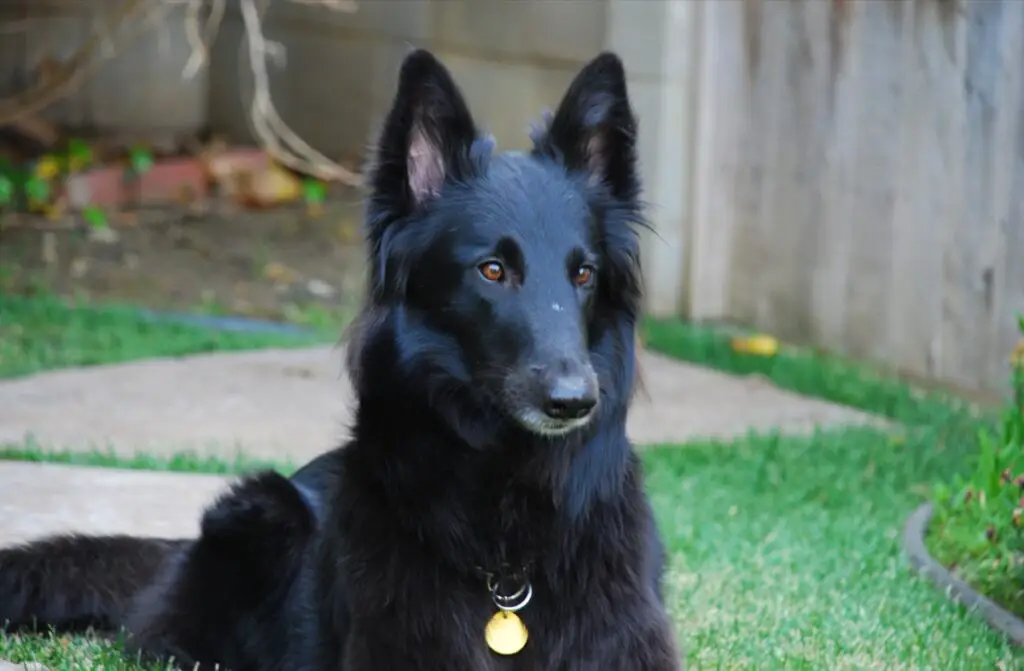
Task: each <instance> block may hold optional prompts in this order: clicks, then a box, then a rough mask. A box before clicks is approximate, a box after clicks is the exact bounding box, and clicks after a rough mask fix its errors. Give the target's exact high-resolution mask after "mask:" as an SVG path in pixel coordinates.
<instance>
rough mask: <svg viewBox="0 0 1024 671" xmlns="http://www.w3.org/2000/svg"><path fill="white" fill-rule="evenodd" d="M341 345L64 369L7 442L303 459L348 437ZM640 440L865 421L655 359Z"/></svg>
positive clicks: (5, 398)
mask: <svg viewBox="0 0 1024 671" xmlns="http://www.w3.org/2000/svg"><path fill="white" fill-rule="evenodd" d="M342 361H343V351H342V350H341V348H331V347H317V348H311V349H299V350H262V351H256V352H241V353H230V354H210V355H199V356H191V357H185V358H168V359H153V360H148V361H141V362H136V363H128V364H121V365H115V366H103V367H92V368H78V369H68V370H58V371H53V372H48V373H43V374H40V375H35V376H32V377H28V378H22V379H17V380H13V381H6V382H3V381H0V444H2V443H21V442H23V441H25V440H26V439H27V438H30V437H31V438H32V439H33V440H34V441H35V442H36V443H37V444H39V445H41V446H43V447H45V448H54V449H89V448H94V447H98V448H101V449H106V448H107V447H111V448H113V449H114V450H115V451H116V452H118V453H121V454H125V455H131V454H134V453H135V452H136V451H139V450H142V451H146V452H150V453H156V454H169V453H173V452H179V451H183V450H190V451H196V452H199V453H203V454H217V455H229V456H230V455H234V454H235V453H236V452H237V450H239V449H240V448H241V449H244V451H245V453H246V454H248V455H250V456H253V457H259V458H266V459H275V460H283V459H292V460H293V461H294V463H301V462H304V461H306V460H307V459H309V458H311V457H312V456H314V455H316V454H319V453H320V452H323V451H324V450H326V449H328V448H330V447H333V446H335V445H337V444H338V443H339V442H340V441H342V440H343V439H344V437H345V436H346V435H347V432H348V429H347V427H348V422H349V419H350V417H351V408H352V392H351V389H350V386H349V383H348V380H347V378H346V377H345V376H344V375H343V374H342V370H343V369H342ZM641 365H642V373H643V377H644V383H645V387H646V391H647V393H646V394H643V393H640V394H638V395H637V398H636V400H635V401H634V405H633V409H632V412H631V415H630V422H629V434H630V437H631V438H632V439H633V440H634V441H635V442H636V443H638V444H650V443H659V442H682V441H686V440H692V439H694V438H697V437H730V436H736V435H740V434H743V433H745V432H746V431H747V430H748V429H750V428H755V429H769V428H771V427H773V426H778V427H780V428H782V429H784V430H787V431H802V430H806V429H808V428H810V427H812V426H814V425H825V424H835V423H840V422H858V421H863V420H864V419H865V417H864V415H862V414H859V413H856V412H853V411H851V410H849V409H847V408H842V407H839V406H835V405H832V404H829V403H825V402H822V401H819V400H816V399H809V398H804V397H801V396H797V395H795V394H792V393H789V392H785V391H782V390H780V389H778V388H776V387H774V386H773V385H772V384H771V383H770V382H768V381H766V380H763V379H760V378H739V377H733V376H728V375H724V374H721V373H718V372H715V371H712V370H708V369H705V368H699V367H696V366H690V365H687V364H684V363H681V362H679V361H676V360H673V359H669V358H666V357H664V356H660V355H657V354H654V353H650V352H648V353H645V354H644V355H643V358H642V361H641Z"/></svg>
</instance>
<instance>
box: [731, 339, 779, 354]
mask: <svg viewBox="0 0 1024 671" xmlns="http://www.w3.org/2000/svg"><path fill="white" fill-rule="evenodd" d="M732 349H733V351H735V352H740V353H742V354H754V355H756V356H775V354H777V353H778V351H779V341H778V340H776V339H775V338H773V337H772V336H770V335H755V336H748V337H746V338H733V339H732Z"/></svg>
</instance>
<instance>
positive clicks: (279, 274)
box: [263, 261, 295, 284]
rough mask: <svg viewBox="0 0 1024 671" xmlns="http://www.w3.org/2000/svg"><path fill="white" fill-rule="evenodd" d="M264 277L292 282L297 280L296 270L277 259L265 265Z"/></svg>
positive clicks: (279, 281) (282, 281)
mask: <svg viewBox="0 0 1024 671" xmlns="http://www.w3.org/2000/svg"><path fill="white" fill-rule="evenodd" d="M263 277H265V278H266V279H268V280H270V281H271V282H278V283H283V284H291V283H292V282H294V281H295V271H294V270H292V269H291V268H289V267H288V266H286V265H284V264H283V263H278V262H277V261H271V262H270V263H268V264H267V265H265V266H263Z"/></svg>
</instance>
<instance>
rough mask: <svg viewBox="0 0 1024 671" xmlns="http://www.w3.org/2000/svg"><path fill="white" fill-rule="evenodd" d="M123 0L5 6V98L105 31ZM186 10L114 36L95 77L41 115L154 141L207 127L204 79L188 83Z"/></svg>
mask: <svg viewBox="0 0 1024 671" xmlns="http://www.w3.org/2000/svg"><path fill="white" fill-rule="evenodd" d="M119 4H120V0H90V1H89V2H82V3H78V4H75V3H70V2H65V3H60V4H54V3H45V2H34V1H33V0H0V97H6V96H9V95H13V94H15V93H17V92H20V91H24V90H26V89H27V88H29V87H31V86H33V85H35V83H36V81H37V79H38V72H39V68H40V65H41V64H43V63H44V62H45V61H46V60H48V59H54V60H56V61H64V60H66V59H67V58H69V57H70V56H71V55H72V54H73V53H74V52H75V51H76V50H77V49H78V48H79V47H80V46H81V44H82V43H83V42H84V41H85V40H86V39H88V38H89V36H90V35H91V34H93V32H94V31H95V30H96V29H97V26H99V25H102V22H103V18H104V17H105V16H107V15H108V14H109V12H110V11H111V10H112V9H113V8H115V7H116V6H117V5H119ZM184 17H185V14H184V8H183V6H182V5H180V4H179V5H177V6H175V7H172V8H170V9H169V11H168V12H167V14H166V18H165V19H164V20H163V21H162V23H161V25H160V27H159V28H158V29H154V30H151V31H146V32H145V33H144V34H142V35H141V36H138V35H139V33H136V35H137V37H135V38H130V37H128V34H127V33H119V34H115V35H113V39H112V40H111V42H112V43H113V44H116V48H115V49H113V50H104V52H103V53H104V54H109V56H107V57H104V58H103V59H102V62H101V63H99V65H100V67H98V68H97V69H96V70H95V71H94V72H93V74H92V75H91V76H89V77H88V78H86V79H85V80H84V81H83V82H82V84H81V85H79V86H78V87H76V88H75V89H73V90H71V91H70V92H69V93H68V94H67V95H65V96H64V97H62V98H61V99H60V100H58V101H57V102H55V103H54V104H52V105H50V106H49V107H47V108H46V109H45V110H44V111H43V112H42V116H43V117H44V118H46V119H48V120H50V121H53V122H55V123H57V124H58V125H60V126H65V127H79V128H82V127H84V128H95V129H98V130H100V131H102V132H124V133H129V134H131V133H138V134H140V135H142V136H145V137H147V138H152V139H157V140H159V139H160V138H164V137H168V136H172V135H182V134H187V133H191V132H195V131H198V130H200V129H202V128H203V127H204V125H205V123H206V116H207V114H206V107H207V103H206V95H207V90H208V84H207V76H206V73H205V72H203V71H201V72H200V73H199V74H198V75H197V76H196V77H195V78H193V79H190V80H188V81H185V80H183V79H182V77H181V73H182V70H183V69H184V67H185V63H186V62H187V60H188V56H189V54H190V51H191V50H190V48H189V45H188V41H187V39H186V37H185V30H184Z"/></svg>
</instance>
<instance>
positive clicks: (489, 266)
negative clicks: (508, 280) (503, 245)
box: [478, 261, 505, 282]
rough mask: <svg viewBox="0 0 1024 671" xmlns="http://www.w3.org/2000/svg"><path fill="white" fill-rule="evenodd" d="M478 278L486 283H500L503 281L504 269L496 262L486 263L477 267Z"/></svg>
mask: <svg viewBox="0 0 1024 671" xmlns="http://www.w3.org/2000/svg"><path fill="white" fill-rule="evenodd" d="M478 268H479V270H480V276H481V277H483V278H484V279H485V280H487V281H488V282H500V281H502V280H503V279H505V269H504V268H502V267H501V264H500V263H498V262H497V261H488V262H487V263H481V264H480V265H479V266H478Z"/></svg>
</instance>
